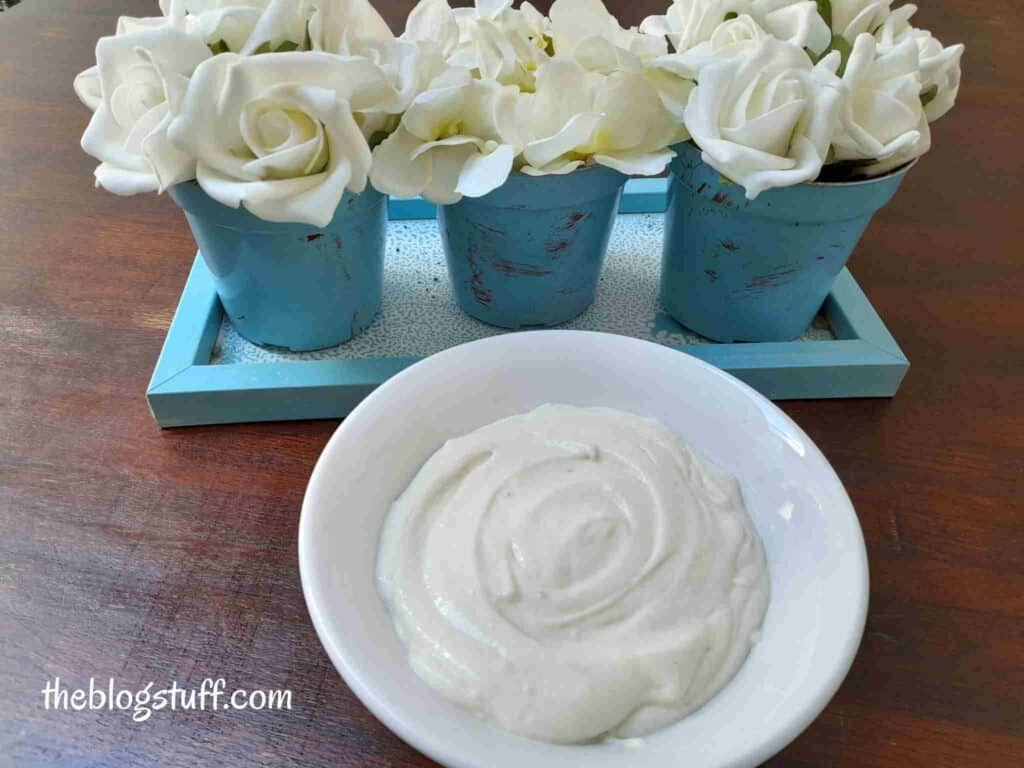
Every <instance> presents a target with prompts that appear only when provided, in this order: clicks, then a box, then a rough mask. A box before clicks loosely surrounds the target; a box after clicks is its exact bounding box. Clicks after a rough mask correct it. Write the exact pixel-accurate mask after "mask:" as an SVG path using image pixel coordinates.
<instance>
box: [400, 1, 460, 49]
mask: <svg viewBox="0 0 1024 768" xmlns="http://www.w3.org/2000/svg"><path fill="white" fill-rule="evenodd" d="M402 39H403V40H409V41H411V42H414V43H422V44H428V45H436V46H437V47H438V48H439V49H440V51H441V55H442V56H444V58H445V59H447V58H448V57H449V56H451V55H452V53H453V52H454V51H455V49H456V48H458V46H459V24H458V22H457V21H456V20H455V14H454V13H453V12H452V9H451V6H449V5H448V0H420V2H418V3H417V4H416V7H415V8H413V9H412V11H411V12H410V13H409V16H408V18H407V19H406V20H405V32H403V33H402Z"/></svg>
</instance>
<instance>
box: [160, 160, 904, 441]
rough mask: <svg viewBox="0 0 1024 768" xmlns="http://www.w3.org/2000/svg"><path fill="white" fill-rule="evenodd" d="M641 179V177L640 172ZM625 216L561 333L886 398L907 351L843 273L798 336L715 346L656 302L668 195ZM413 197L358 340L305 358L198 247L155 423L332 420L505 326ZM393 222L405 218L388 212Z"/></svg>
mask: <svg viewBox="0 0 1024 768" xmlns="http://www.w3.org/2000/svg"><path fill="white" fill-rule="evenodd" d="M645 181H647V180H645ZM629 192H630V190H629V189H628V188H627V196H626V197H624V203H623V204H624V205H629V206H633V207H632V210H634V211H639V212H638V214H637V215H625V216H620V217H619V220H618V223H617V224H616V228H615V232H614V234H613V237H612V241H611V247H610V249H609V254H608V260H607V262H606V264H605V268H604V272H603V277H602V279H601V285H600V289H599V291H598V296H597V301H596V302H595V304H594V306H593V307H591V308H590V309H589V310H588V311H587V312H586V313H584V314H583V315H581V316H580V317H578V318H577V319H576V320H574V321H572V322H571V323H568V324H566V325H565V326H564V327H566V328H572V329H580V330H595V331H605V332H610V333H618V334H622V335H625V336H633V337H636V338H640V339H648V340H651V341H654V342H656V343H658V344H662V345H664V346H667V347H671V348H673V349H677V350H679V352H680V354H689V355H693V356H694V357H698V358H700V359H702V360H704V361H706V362H708V363H711V364H712V365H716V366H718V367H719V368H721V369H723V370H725V371H728V372H729V373H732V374H733V375H734V376H736V377H738V378H740V379H742V380H743V381H745V382H746V383H747V384H749V385H751V386H752V387H754V388H755V389H757V390H758V391H759V392H761V393H762V394H764V395H766V396H767V397H770V398H773V399H778V400H782V399H809V398H836V397H891V396H892V395H894V394H895V393H896V391H897V390H898V389H899V386H900V383H901V382H902V381H903V377H904V375H905V374H906V372H907V368H908V365H909V364H908V363H907V359H906V358H905V357H904V356H903V353H902V352H901V351H900V349H899V346H898V345H897V344H896V342H895V340H894V339H893V338H892V336H891V335H890V334H889V331H888V330H887V329H886V327H885V325H884V324H883V323H882V321H881V319H880V318H879V317H878V315H877V313H876V312H875V310H874V309H873V308H872V306H871V303H870V302H869V301H868V299H867V297H866V296H865V295H864V293H863V292H862V291H861V290H860V287H859V286H858V285H857V282H856V281H855V280H854V279H853V276H852V275H851V274H850V273H849V271H847V270H843V272H842V273H840V275H839V277H838V278H837V279H836V282H835V285H834V286H833V288H832V293H831V295H830V296H829V297H828V299H827V300H826V302H825V305H824V306H823V307H822V311H821V314H820V316H819V317H818V318H817V319H816V321H815V322H814V324H813V325H812V327H811V328H809V329H808V331H807V333H805V334H804V336H803V337H802V338H800V339H798V340H796V341H792V342H786V343H776V344H716V343H714V342H711V341H708V340H707V339H704V338H701V337H700V336H697V335H696V334H693V333H690V332H689V331H687V330H686V329H685V328H683V327H682V326H680V325H679V324H678V323H676V322H675V321H674V320H672V319H671V318H670V317H669V316H668V315H667V314H666V313H665V312H664V311H663V310H662V308H661V307H660V306H659V304H658V299H657V296H658V281H659V271H660V269H661V247H662V234H663V226H664V215H663V214H659V213H653V214H652V213H647V211H652V210H660V209H662V208H663V207H664V190H663V189H662V190H660V191H659V190H657V189H655V190H651V189H646V188H644V187H637V188H636V190H635V191H634V194H633V197H632V198H630V197H629ZM431 213H432V211H431V210H430V209H429V207H428V206H426V205H425V204H422V203H421V202H419V203H417V202H400V203H396V201H392V208H391V215H392V223H391V224H390V225H389V232H388V253H387V260H386V262H385V264H386V266H385V276H384V283H385V285H384V307H383V310H382V311H381V313H380V315H379V316H378V317H377V319H376V321H375V322H374V324H373V325H372V326H371V327H370V328H369V329H368V330H367V331H365V332H364V333H362V334H361V335H360V336H358V337H357V338H355V339H353V340H352V341H350V342H348V343H347V344H343V345H341V346H339V347H335V348H333V349H328V350H322V351H319V352H310V353H287V352H281V351H276V350H267V349H263V348H261V347H258V346H256V345H254V344H251V343H249V342H248V341H246V340H245V339H243V338H242V337H241V336H239V335H238V334H237V333H236V332H235V330H234V328H232V326H231V323H230V322H228V320H227V319H226V317H225V315H224V310H223V308H222V307H221V304H220V299H219V298H218V297H217V292H216V289H215V287H214V283H213V277H212V275H211V274H210V272H209V270H208V269H207V268H206V264H205V263H204V262H203V259H202V256H201V255H197V256H196V260H195V262H194V263H193V267H192V273H191V275H190V276H189V279H188V282H187V284H186V285H185V290H184V292H183V293H182V297H181V302H180V303H179V305H178V310H177V312H176V313H175V315H174V321H173V322H172V323H171V328H170V330H169V331H168V333H167V340H166V341H165V342H164V348H163V352H162V353H161V355H160V360H159V361H158V363H157V366H156V370H154V372H153V378H152V380H151V382H150V385H149V389H148V390H147V399H148V401H149V405H150V408H151V410H152V411H153V416H154V418H155V419H156V421H157V423H158V424H159V425H160V426H162V427H179V426H191V425H198V424H228V423H238V422H247V421H281V420H288V419H318V418H338V417H343V416H346V415H348V414H349V413H351V411H352V409H353V408H355V407H356V406H357V405H358V404H359V403H360V402H361V401H362V399H363V398H365V397H366V396H367V395H368V394H369V393H370V392H372V391H373V390H374V389H375V388H376V387H377V386H379V385H380V384H382V383H383V382H385V381H387V379H388V378H390V377H391V376H394V375H395V374H396V373H398V372H400V371H402V370H404V369H405V368H407V367H408V366H410V365H413V364H414V363H415V362H416V361H417V360H420V359H422V358H423V357H426V356H428V355H432V354H434V353H436V352H440V351H441V350H444V349H447V348H449V347H452V346H455V345H457V344H462V343H465V342H469V341H473V340H475V339H480V338H484V337H486V336H493V335H496V334H499V333H509V331H503V330H501V329H498V328H493V327H491V326H489V325H485V324H484V323H481V322H479V321H477V320H474V319H472V318H470V317H468V316H466V315H465V314H463V313H462V312H461V311H460V310H459V309H458V307H457V306H456V305H455V301H454V299H453V297H452V292H451V288H450V286H449V281H448V274H447V268H446V265H445V260H444V254H443V252H442V247H441V238H440V235H439V233H438V230H437V224H436V222H435V221H432V220H427V219H424V220H415V218H414V217H417V216H424V217H425V216H428V215H431ZM396 219H401V220H396Z"/></svg>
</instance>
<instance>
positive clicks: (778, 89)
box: [686, 39, 841, 200]
mask: <svg viewBox="0 0 1024 768" xmlns="http://www.w3.org/2000/svg"><path fill="white" fill-rule="evenodd" d="M838 66H839V54H838V52H833V53H831V54H829V55H828V56H826V57H825V58H824V59H822V60H821V62H819V63H818V65H817V66H813V65H812V64H811V60H810V59H809V58H808V56H807V54H806V53H805V52H804V51H803V50H802V49H801V48H798V47H796V46H795V45H790V44H788V43H783V42H780V41H778V40H775V39H768V40H765V41H763V42H762V43H761V45H760V46H759V47H758V48H756V49H753V50H749V51H745V52H744V53H742V54H740V55H739V56H736V57H735V58H732V59H726V60H724V61H721V62H716V63H714V64H709V65H707V66H705V67H704V68H703V69H702V70H701V73H700V82H699V83H698V85H697V88H696V90H694V92H693V95H692V96H691V97H690V102H689V104H688V105H687V107H686V127H687V128H688V129H689V131H690V134H691V135H692V136H693V139H694V140H695V141H696V142H697V145H698V146H699V147H700V148H701V150H703V155H702V158H703V160H704V162H705V163H707V164H708V165H710V166H712V167H713V168H715V169H716V170H718V171H719V173H722V174H724V175H725V176H727V177H728V178H730V179H732V180H733V181H735V182H736V183H738V184H742V185H743V186H744V187H745V188H746V192H747V198H749V199H750V200H753V199H754V198H756V197H757V196H758V195H759V194H760V193H761V192H763V191H764V190H766V189H771V188H774V187H787V186H791V185H793V184H800V183H802V182H806V181H813V180H814V179H815V178H817V176H818V174H819V173H820V172H821V168H822V165H823V164H824V162H825V158H826V157H827V156H828V149H829V143H830V140H831V138H832V136H833V134H834V133H835V129H836V125H837V122H838V114H839V107H840V101H841V95H840V90H839V88H840V83H839V80H838V78H837V77H836V75H835V72H836V69H837V67H838Z"/></svg>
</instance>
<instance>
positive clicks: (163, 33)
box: [76, 25, 210, 195]
mask: <svg viewBox="0 0 1024 768" xmlns="http://www.w3.org/2000/svg"><path fill="white" fill-rule="evenodd" d="M209 58H210V50H209V48H207V47H206V44H205V43H204V42H203V41H202V40H200V39H198V38H197V37H193V36H191V35H187V34H185V33H184V32H180V31H178V30H176V29H174V28H173V27H171V26H170V25H165V26H162V27H153V28H150V29H142V30H141V31H135V32H131V33H128V34H123V35H115V36H112V37H103V38H100V40H99V42H98V43H97V45H96V62H97V63H96V68H95V79H94V78H93V77H92V76H87V77H85V80H84V81H83V80H82V78H83V75H85V73H83V75H80V76H79V81H78V82H77V83H76V90H77V91H78V92H79V96H80V97H82V99H83V101H85V102H86V103H87V104H89V103H90V102H93V103H95V112H94V113H93V116H92V120H90V122H89V126H88V127H87V128H86V129H85V133H84V134H83V136H82V149H84V150H85V151H86V152H87V153H88V154H90V155H92V156H93V157H95V158H96V159H97V160H99V161H100V165H99V167H97V168H96V183H97V184H98V185H99V186H101V187H103V188H104V189H106V190H108V191H110V192H114V193H115V194H119V195H133V194H136V193H139V192H154V191H162V190H163V189H165V188H167V187H169V186H171V185H173V184H177V183H179V182H181V181H186V180H188V179H191V178H193V176H194V174H195V161H194V159H193V158H192V156H191V155H189V154H188V153H186V152H182V151H181V150H179V149H177V148H176V147H174V146H172V145H171V143H170V142H169V141H168V138H167V128H168V124H169V123H170V121H171V117H172V114H173V112H174V111H175V109H176V108H177V106H178V105H179V104H180V102H181V100H182V99H183V98H184V95H185V91H186V89H187V87H188V83H189V77H190V76H191V75H192V73H193V71H194V70H195V69H196V68H197V67H198V66H199V65H200V64H201V63H202V62H203V61H205V60H207V59H209ZM86 72H87V73H88V72H89V70H87V71H86ZM97 80H98V83H99V89H98V96H99V98H98V100H96V96H97V92H96V90H94V86H95V84H96V81H97Z"/></svg>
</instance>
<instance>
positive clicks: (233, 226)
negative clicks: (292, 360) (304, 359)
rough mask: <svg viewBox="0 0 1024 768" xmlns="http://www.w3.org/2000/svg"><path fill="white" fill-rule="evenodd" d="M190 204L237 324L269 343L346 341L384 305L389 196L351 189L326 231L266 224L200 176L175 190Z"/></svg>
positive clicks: (301, 346) (301, 348) (188, 214)
mask: <svg viewBox="0 0 1024 768" xmlns="http://www.w3.org/2000/svg"><path fill="white" fill-rule="evenodd" d="M168 193H169V194H170V196H171V197H172V198H173V199H174V201H175V202H176V203H177V204H178V205H180V206H181V207H182V208H183V209H184V210H185V218H186V219H188V223H189V226H190V227H191V228H192V234H193V236H194V237H195V239H196V242H197V243H198V244H199V250H200V251H201V252H202V254H203V259H204V260H205V262H206V265H207V267H209V269H210V272H211V273H212V274H213V277H214V283H215V285H216V288H217V294H218V295H219V296H220V301H221V304H223V305H224V311H225V312H226V313H227V315H228V317H229V318H231V323H232V325H234V327H235V329H236V330H237V331H238V332H239V333H240V334H242V336H244V337H245V338H246V339H248V340H249V341H251V342H253V343H254V344H259V345H260V346H264V347H276V348H283V349H288V350H292V351H295V352H307V351H311V350H315V349H324V348H326V347H334V346H337V345H338V344H342V343H344V342H346V341H348V340H349V339H351V338H352V337H353V336H355V335H356V334H358V333H359V332H360V331H363V330H365V329H366V328H367V327H368V326H369V325H370V323H372V322H373V319H374V317H375V316H376V314H377V312H378V311H379V310H380V303H381V293H382V291H383V280H384V240H385V234H386V231H387V198H386V197H385V196H384V195H382V194H380V193H379V192H377V190H375V189H373V188H372V187H370V186H367V188H366V190H365V191H364V192H363V193H362V194H360V195H353V194H352V193H350V192H346V193H345V196H344V197H343V198H342V200H341V204H340V205H339V206H338V210H337V213H336V214H335V216H334V220H333V221H331V223H330V224H328V225H327V226H326V227H324V228H323V229H318V228H316V227H313V226H310V225H308V224H284V223H275V222H269V221H263V220H262V219H260V218H257V217H256V216H254V215H253V214H251V213H249V212H248V211H246V210H245V209H244V208H238V209H235V208H229V207H227V206H225V205H221V204H220V203H218V202H217V201H216V200H213V199H212V198H211V197H209V196H208V195H207V194H206V193H205V192H203V190H202V188H201V187H200V186H199V185H198V184H196V183H195V182H186V183H184V184H178V185H176V186H173V187H171V188H170V189H169V190H168Z"/></svg>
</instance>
